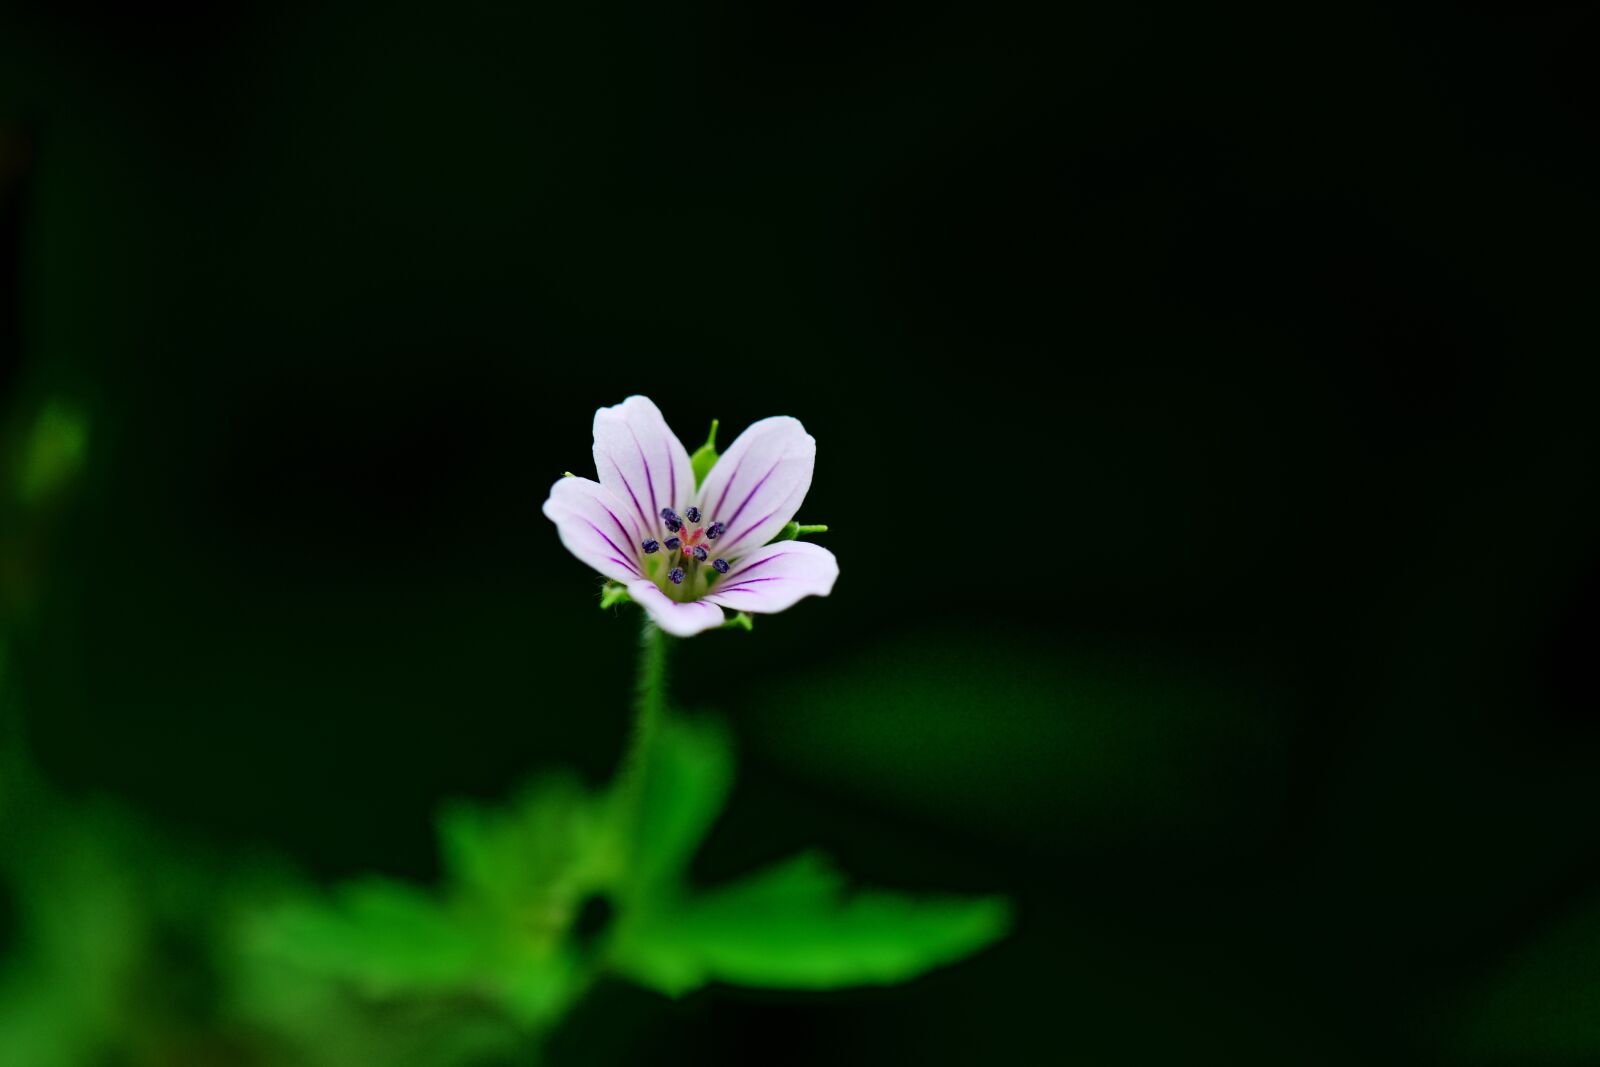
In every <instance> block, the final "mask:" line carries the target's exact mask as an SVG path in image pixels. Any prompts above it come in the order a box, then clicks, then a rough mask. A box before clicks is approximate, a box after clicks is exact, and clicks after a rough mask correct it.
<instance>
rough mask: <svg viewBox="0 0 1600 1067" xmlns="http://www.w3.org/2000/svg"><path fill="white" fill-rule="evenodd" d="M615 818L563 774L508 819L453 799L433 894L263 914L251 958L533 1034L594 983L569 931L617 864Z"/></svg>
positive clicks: (354, 896) (412, 1005)
mask: <svg viewBox="0 0 1600 1067" xmlns="http://www.w3.org/2000/svg"><path fill="white" fill-rule="evenodd" d="M614 812H615V808H614V806H613V802H612V801H611V799H610V798H609V797H606V796H595V795H594V794H592V793H590V792H589V791H588V790H586V789H584V788H583V786H582V785H581V784H580V783H578V782H577V781H576V780H574V779H571V778H563V777H556V778H549V779H545V780H542V781H539V782H536V783H534V784H533V785H532V786H530V787H529V788H527V789H526V790H524V791H523V793H522V794H521V795H520V796H519V797H518V798H517V799H516V800H515V801H514V802H513V803H512V804H511V805H509V806H508V807H507V808H505V809H503V810H499V809H494V808H491V807H487V806H484V805H479V804H475V803H467V802H458V803H454V804H451V805H449V806H448V807H447V808H446V809H445V811H444V813H443V814H442V815H441V817H440V820H439V843H440V851H441V853H442V855H443V861H444V867H445V870H446V880H445V883H444V885H443V886H442V887H441V889H440V892H439V893H438V894H437V895H435V894H430V893H426V892H424V891H422V890H420V889H417V888H415V887H412V886H409V885H405V884H403V883H399V882H394V881H390V880H386V879H369V880H366V881H363V882H356V883H352V884H347V885H346V886H344V887H343V888H341V889H339V890H337V891H336V892H335V894H334V895H333V897H332V899H328V900H318V899H302V900H298V901H295V902H292V903H289V904H286V905H283V906H282V907H280V908H278V909H277V910H275V911H274V912H272V913H269V914H268V915H266V916H263V917H262V918H261V919H260V920H259V922H258V924H257V925H256V928H255V930H254V931H253V933H252V935H251V936H250V938H249V946H250V949H251V951H252V952H253V953H254V954H256V955H257V956H259V957H260V958H261V959H262V960H263V961H265V962H267V963H269V964H273V965H285V966H287V967H289V968H290V969H297V970H298V971H299V972H301V973H302V974H303V975H305V976H307V977H310V978H315V979H318V980H327V981H333V982H337V983H343V984H344V985H346V986H347V987H348V988H349V989H351V990H352V991H354V992H355V993H357V994H359V995H360V996H362V997H364V998H367V999H368V1000H369V1001H373V1002H383V1001H394V1002H397V1004H403V1005H408V1006H409V1007H408V1010H412V1011H417V1010H421V1009H422V1008H423V1007H425V1006H426V1004H427V1003H429V1002H433V1003H438V1002H441V1001H465V1002H470V1003H475V1004H480V1005H486V1006H490V1007H492V1008H493V1009H495V1010H497V1011H499V1012H500V1013H502V1014H503V1016H504V1017H506V1018H509V1019H511V1020H515V1021H516V1022H517V1023H519V1024H521V1025H522V1026H523V1027H525V1028H526V1029H527V1030H528V1031H529V1032H537V1031H539V1030H542V1029H543V1028H545V1027H547V1026H549V1025H550V1024H551V1023H552V1022H553V1021H554V1020H555V1019H557V1018H559V1017H560V1015H561V1014H562V1012H563V1011H565V1009H566V1006H567V1005H568V1004H569V1003H570V1001H571V999H572V997H574V996H576V995H578V994H579V993H580V992H581V991H582V988H583V986H584V984H585V982H586V981H587V977H586V974H585V971H584V967H583V961H582V960H581V959H580V958H579V951H578V947H577V946H575V945H573V944H572V943H571V938H570V937H569V934H570V931H571V928H572V924H573V922H574V921H575V920H576V919H577V917H578V913H579V910H580V909H581V907H582V904H583V901H584V900H585V899H586V897H588V896H589V895H591V894H595V893H603V892H605V891H607V890H608V889H609V888H610V887H611V886H613V885H614V883H615V882H616V879H617V877H618V873H619V871H620V869H621V863H622V855H623V850H622V845H621V838H620V835H619V834H618V832H617V824H616V822H615V818H614Z"/></svg>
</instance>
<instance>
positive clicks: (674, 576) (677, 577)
mask: <svg viewBox="0 0 1600 1067" xmlns="http://www.w3.org/2000/svg"><path fill="white" fill-rule="evenodd" d="M667 581H669V582H671V583H672V584H673V585H682V584H683V568H682V567H674V568H672V569H671V570H670V571H668V572H667Z"/></svg>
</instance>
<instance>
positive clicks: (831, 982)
mask: <svg viewBox="0 0 1600 1067" xmlns="http://www.w3.org/2000/svg"><path fill="white" fill-rule="evenodd" d="M1009 923H1010V908H1009V906H1008V904H1007V903H1006V902H1005V901H1004V900H1003V899H1001V898H998V897H981V898H960V897H911V896H902V895H898V894H894V893H885V892H876V891H873V892H858V893H854V894H847V893H846V892H845V889H844V880H843V878H842V877H841V876H840V875H839V874H838V873H837V872H836V871H834V870H833V868H831V867H830V866H829V865H828V864H827V863H826V862H825V861H824V860H823V859H821V858H820V857H818V856H816V855H814V854H805V855H801V856H799V857H796V858H795V859H792V860H790V861H788V862H786V863H782V864H779V865H777V866H775V867H771V868H768V869H767V870H765V871H762V872H759V873H757V874H754V875H751V876H750V877H748V878H746V879H744V880H742V881H739V882H735V883H733V884H731V885H728V886H725V887H723V888H721V889H717V890H713V891H711V892H708V893H705V894H703V895H700V896H698V897H695V898H693V899H691V900H689V901H687V902H685V903H684V904H683V905H682V906H681V907H679V908H677V909H675V910H674V911H672V912H670V913H667V914H662V915H659V916H653V917H650V918H649V919H648V920H647V921H644V922H641V923H639V924H638V925H636V926H633V927H630V928H627V929H625V930H624V931H623V932H622V934H621V935H620V936H619V937H618V939H617V941H616V943H615V944H614V946H613V957H612V958H613V962H614V965H615V966H616V968H617V969H618V970H619V971H620V972H621V973H623V974H626V975H628V976H629V977H631V978H632V979H634V980H635V981H637V982H640V983H641V984H643V985H646V986H649V987H651V988H653V989H656V990H659V991H660V992H663V993H666V994H668V995H671V996H677V995H680V994H682V993H685V992H688V991H689V990H691V989H694V988H696V987H698V986H700V985H703V984H705V983H706V982H710V981H720V982H728V983H731V984H734V985H743V986H753V987H759V988H768V989H836V988H839V987H841V986H854V985H874V984H890V983H894V982H903V981H905V980H907V979H909V978H913V977H915V976H916V975H919V974H921V973H923V972H924V971H927V970H929V969H930V968H933V967H937V966H939V965H940V964H944V963H949V962H951V961H953V960H956V959H959V958H960V957H962V956H965V955H967V954H969V953H971V952H975V951H976V950H978V949H980V948H982V947H983V946H985V945H987V944H989V943H990V942H992V941H994V940H995V939H996V938H998V937H1000V936H1001V935H1002V934H1004V933H1005V931H1006V929H1007V927H1008V926H1009Z"/></svg>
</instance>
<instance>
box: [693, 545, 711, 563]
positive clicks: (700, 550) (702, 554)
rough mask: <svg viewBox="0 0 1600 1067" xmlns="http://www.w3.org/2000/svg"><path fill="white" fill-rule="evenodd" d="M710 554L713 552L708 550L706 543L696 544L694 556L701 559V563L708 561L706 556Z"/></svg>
mask: <svg viewBox="0 0 1600 1067" xmlns="http://www.w3.org/2000/svg"><path fill="white" fill-rule="evenodd" d="M710 554H711V553H709V552H707V551H706V546H705V545H695V546H694V558H695V559H697V560H699V561H700V562H701V563H704V562H705V561H706V557H707V556H709V555H710Z"/></svg>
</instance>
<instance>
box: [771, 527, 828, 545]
mask: <svg viewBox="0 0 1600 1067" xmlns="http://www.w3.org/2000/svg"><path fill="white" fill-rule="evenodd" d="M827 532H828V528H827V527H826V526H801V525H800V524H799V523H798V522H791V523H789V524H788V525H787V526H785V527H784V528H783V529H781V530H779V531H778V536H776V537H774V538H773V539H772V540H770V541H768V542H767V544H769V545H775V544H777V543H778V542H779V541H793V540H795V539H796V538H798V537H800V536H801V535H802V534H819V533H827Z"/></svg>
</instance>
